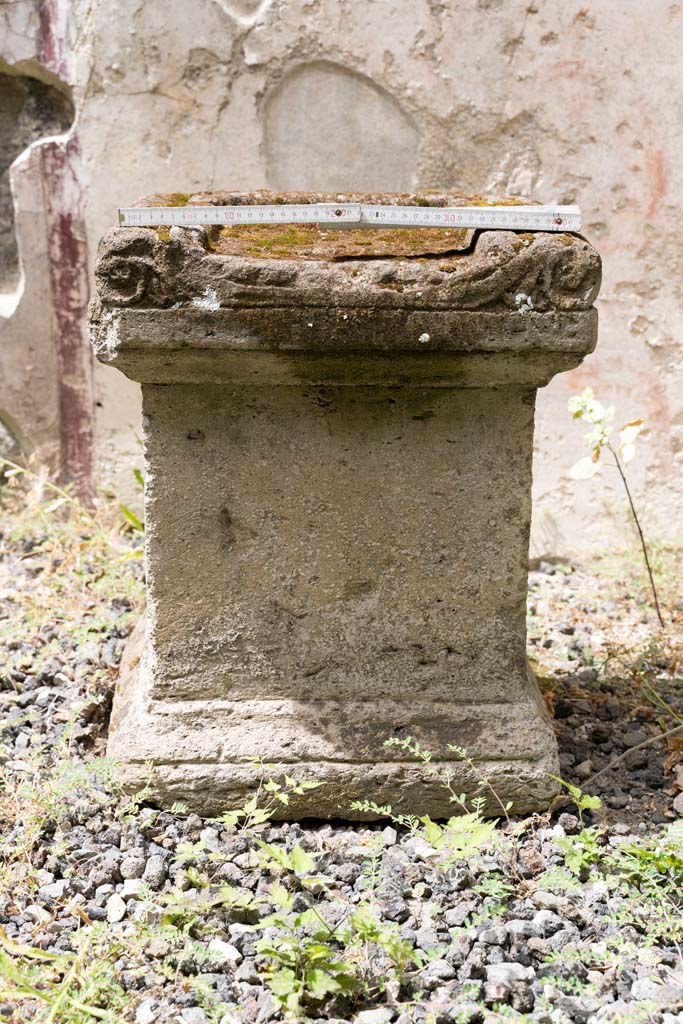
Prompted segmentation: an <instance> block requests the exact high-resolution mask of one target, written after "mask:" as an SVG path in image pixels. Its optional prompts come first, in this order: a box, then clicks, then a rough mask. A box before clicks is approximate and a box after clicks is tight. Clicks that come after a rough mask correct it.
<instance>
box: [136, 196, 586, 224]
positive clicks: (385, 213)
mask: <svg viewBox="0 0 683 1024" xmlns="http://www.w3.org/2000/svg"><path fill="white" fill-rule="evenodd" d="M267 223H280V224H306V223H308V224H311V223H312V224H318V225H320V227H323V228H325V227H328V228H329V227H332V226H333V225H335V224H337V225H340V226H344V227H346V226H347V225H348V226H352V227H368V228H370V227H373V226H375V227H378V226H382V227H395V228H401V227H409V226H410V227H444V228H445V227H453V228H475V229H476V228H481V229H486V228H489V229H491V228H507V229H508V230H511V231H580V230H581V211H580V210H579V208H578V206H540V205H539V206H446V207H438V206H432V207H425V206H394V205H389V204H386V205H384V204H381V203H378V204H376V203H309V204H303V203H301V204H296V203H289V204H287V203H285V204H281V205H273V206H269V205H249V204H244V205H241V206H169V207H165V206H156V207H154V206H147V207H145V206H138V207H127V208H122V209H120V210H119V224H121V225H122V226H123V227H155V226H166V225H177V226H179V227H193V226H197V225H204V224H218V225H237V224H267Z"/></svg>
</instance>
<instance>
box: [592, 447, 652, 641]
mask: <svg viewBox="0 0 683 1024" xmlns="http://www.w3.org/2000/svg"><path fill="white" fill-rule="evenodd" d="M607 448H609V450H610V451H611V453H612V455H613V456H614V461H615V463H616V465H617V469H618V470H619V476H620V477H621V480H622V483H623V485H624V489H625V491H626V497H627V498H628V503H629V505H630V506H631V512H632V513H633V520H634V522H635V524H636V529H637V530H638V535H639V537H640V546H641V547H642V549H643V557H644V559H645V565H646V567H647V574H648V576H649V577H650V586H651V587H652V596H653V598H654V601H655V609H656V610H657V618H658V619H659V625H660V626H661V627H662V629H665V628H666V627H665V625H664V619H663V618H662V610H661V608H660V607H659V598H658V597H657V587H656V586H655V579H654V576H653V575H652V566H651V565H650V557H649V555H648V551H647V544H646V543H645V536H644V534H643V529H642V527H641V525H640V520H639V519H638V513H637V512H636V506H635V505H634V504H633V498H632V496H631V489H630V488H629V486H628V480H627V479H626V474H625V473H624V469H623V467H622V465H621V460H620V459H619V456H618V455H617V453H616V451H615V450H614V448H613V447H612V445H611V444H610V442H609V441H608V442H607Z"/></svg>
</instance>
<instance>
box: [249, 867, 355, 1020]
mask: <svg viewBox="0 0 683 1024" xmlns="http://www.w3.org/2000/svg"><path fill="white" fill-rule="evenodd" d="M270 899H271V901H272V902H273V903H274V904H275V905H276V906H277V908H278V909H277V910H276V911H275V912H274V913H273V914H270V915H268V917H264V918H263V919H262V920H261V921H260V922H259V928H272V929H275V934H274V935H273V936H272V937H269V938H263V939H259V941H258V942H257V944H256V949H257V951H258V952H259V953H260V954H261V956H264V957H266V958H267V959H268V960H269V961H270V970H269V972H268V974H267V975H266V984H267V985H268V988H269V989H270V991H271V993H272V994H273V996H274V997H275V999H276V1000H277V1001H278V1002H279V1003H280V1005H281V1006H282V1008H283V1009H284V1010H285V1012H286V1013H287V1014H289V1015H293V1016H294V1017H295V1018H299V1019H300V1017H301V1014H302V1013H305V1012H306V1009H307V1008H308V1007H311V1006H315V1005H316V1004H319V1003H321V1002H323V1001H324V1000H325V999H327V998H328V997H329V996H333V995H340V994H344V993H350V992H352V991H353V990H354V988H355V987H356V973H355V971H354V969H353V967H352V965H351V964H349V963H347V962H345V961H344V960H343V959H341V958H340V952H339V950H338V949H337V948H336V947H335V946H333V945H332V943H331V942H330V939H331V938H333V937H334V934H335V932H334V929H333V928H331V927H330V926H329V925H328V924H327V923H326V922H325V921H324V919H323V918H322V917H321V916H320V914H318V912H317V911H316V910H315V908H314V907H309V908H307V909H306V910H303V911H300V912H296V911H295V910H294V901H295V896H294V894H292V893H290V892H289V891H288V890H287V889H286V888H285V886H284V885H282V884H281V883H279V882H278V883H276V884H275V885H273V886H271V888H270Z"/></svg>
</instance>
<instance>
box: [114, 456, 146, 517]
mask: <svg viewBox="0 0 683 1024" xmlns="http://www.w3.org/2000/svg"><path fill="white" fill-rule="evenodd" d="M133 476H134V477H135V481H136V483H137V485H138V487H139V488H140V490H141V491H144V489H145V478H144V477H143V475H142V473H141V472H140V470H139V469H137V468H134V469H133ZM119 508H120V509H121V515H122V516H123V518H124V519H125V520H126V522H127V523H128V524H129V525H130V526H131V528H132V529H133V531H134V532H135V533H144V532H145V524H144V523H143V521H142V519H140V516H139V515H137V513H135V512H133V510H132V509H131V508H129V507H128V505H124V504H123V502H119Z"/></svg>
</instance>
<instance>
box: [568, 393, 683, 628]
mask: <svg viewBox="0 0 683 1024" xmlns="http://www.w3.org/2000/svg"><path fill="white" fill-rule="evenodd" d="M569 411H570V413H571V414H572V416H573V418H574V419H575V420H584V421H585V422H586V423H590V424H592V427H591V430H589V431H588V433H587V434H586V441H587V442H588V444H589V446H590V448H591V454H590V455H587V456H585V457H584V458H583V459H579V461H578V462H577V463H575V464H574V465H573V466H572V468H571V469H570V470H569V474H568V475H569V476H570V478H571V479H572V480H588V479H590V477H592V476H595V474H596V473H597V472H598V471H599V469H600V466H601V464H602V463H601V457H602V453H603V451H605V450H607V451H608V452H609V453H610V455H611V456H612V458H613V459H614V464H615V466H616V467H617V470H618V472H619V476H620V477H621V482H622V483H623V485H624V490H625V491H626V497H627V498H628V503H629V506H630V508H631V513H632V515H633V521H634V523H635V524H636V529H637V531H638V536H639V538H640V546H641V548H642V551H643V558H644V560H645V567H646V569H647V574H648V576H649V578H650V586H651V588H652V597H653V599H654V604H655V609H656V612H657V618H658V620H659V625H660V626H661V627H662V629H664V628H665V624H664V619H663V617H662V611H661V608H660V606H659V597H658V595H657V587H656V586H655V580H654V575H653V573H652V566H651V564H650V555H649V552H648V548H647V544H646V543H645V535H644V533H643V529H642V527H641V525H640V519H639V518H638V513H637V512H636V506H635V504H634V501H633V495H632V494H631V489H630V487H629V485H628V480H627V479H626V473H625V472H624V466H625V465H626V464H627V463H629V462H630V461H631V459H632V458H633V457H634V455H635V453H636V438H637V437H638V435H639V433H640V432H641V430H642V429H643V426H644V423H643V420H642V419H635V420H631V421H630V422H629V423H625V424H624V426H623V427H622V428H621V430H620V431H619V440H618V441H617V444H616V447H615V445H614V444H613V442H612V439H611V438H612V430H613V427H612V420H613V418H614V408H613V407H612V406H610V407H609V408H605V406H604V405H603V404H602V402H598V400H597V399H596V398H595V396H594V395H593V389H592V388H585V389H584V390H583V391H582V392H581V394H580V395H573V396H572V397H571V398H570V399H569Z"/></svg>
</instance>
